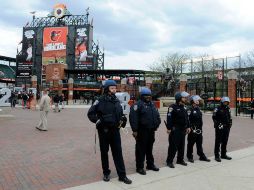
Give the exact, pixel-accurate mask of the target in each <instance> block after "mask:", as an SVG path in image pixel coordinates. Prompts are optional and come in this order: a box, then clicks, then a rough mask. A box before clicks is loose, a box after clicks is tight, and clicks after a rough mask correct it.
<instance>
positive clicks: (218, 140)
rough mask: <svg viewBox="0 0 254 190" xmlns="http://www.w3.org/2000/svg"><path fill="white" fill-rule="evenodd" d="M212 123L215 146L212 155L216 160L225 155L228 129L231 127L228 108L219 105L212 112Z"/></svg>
mask: <svg viewBox="0 0 254 190" xmlns="http://www.w3.org/2000/svg"><path fill="white" fill-rule="evenodd" d="M213 121H214V128H215V146H214V155H215V157H216V158H219V157H220V148H221V156H222V157H225V156H226V153H227V143H228V137H229V132H230V128H231V126H232V119H231V113H230V108H229V106H225V105H223V104H221V105H220V106H218V107H217V108H216V109H215V110H214V112H213Z"/></svg>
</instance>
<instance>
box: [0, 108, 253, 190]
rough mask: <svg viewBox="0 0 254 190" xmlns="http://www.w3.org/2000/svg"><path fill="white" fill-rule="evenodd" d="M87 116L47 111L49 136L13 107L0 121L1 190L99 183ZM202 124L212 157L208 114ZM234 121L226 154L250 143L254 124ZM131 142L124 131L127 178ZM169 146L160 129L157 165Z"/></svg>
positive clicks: (32, 115)
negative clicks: (13, 116)
mask: <svg viewBox="0 0 254 190" xmlns="http://www.w3.org/2000/svg"><path fill="white" fill-rule="evenodd" d="M86 113H87V109H65V110H63V111H62V112H61V113H53V112H50V114H49V117H48V124H49V131H47V132H41V131H38V130H36V129H35V126H36V124H37V122H38V119H39V112H38V111H31V110H23V109H20V108H16V109H14V110H12V111H11V114H13V115H15V118H14V119H8V120H3V119H1V120H0V190H32V189H34V190H38V189H40V190H51V189H52V190H58V189H63V188H68V187H72V186H77V185H82V184H87V183H91V182H94V181H99V180H101V176H102V171H101V163H100V152H99V147H98V144H97V153H96V154H95V153H94V133H95V129H94V125H93V124H92V123H90V122H89V121H88V119H87V118H86ZM162 118H163V119H164V118H165V116H163V117H162ZM204 120H205V121H204V123H205V124H204V150H205V152H206V153H207V155H208V156H212V155H213V145H214V130H213V127H212V120H211V116H209V115H205V116H204ZM233 123H234V124H233V128H232V131H231V134H230V140H229V146H228V150H229V151H233V150H237V149H241V148H244V147H248V146H251V145H253V144H254V125H253V124H254V121H253V120H250V119H244V118H234V119H233ZM129 131H130V130H129ZM97 142H98V140H97ZM134 143H135V142H134V139H133V137H132V136H131V134H130V133H129V134H124V133H122V146H123V154H124V159H125V164H126V168H127V173H128V174H131V173H134V172H135V158H134ZM167 147H168V142H167V135H166V133H165V127H164V125H162V127H161V128H159V130H158V132H157V133H156V142H155V146H154V157H155V161H156V164H157V165H158V166H159V167H163V166H165V159H166V155H167ZM195 158H196V159H197V157H195ZM204 164H205V163H204ZM110 166H111V170H112V177H116V176H117V175H116V171H115V168H114V165H113V162H112V158H111V156H110Z"/></svg>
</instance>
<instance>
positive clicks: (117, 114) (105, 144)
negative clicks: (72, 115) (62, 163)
mask: <svg viewBox="0 0 254 190" xmlns="http://www.w3.org/2000/svg"><path fill="white" fill-rule="evenodd" d="M115 93H116V82H115V81H114V80H107V81H106V82H105V84H104V92H103V95H102V96H101V97H100V98H99V99H98V100H96V101H95V102H94V104H93V105H92V106H91V107H90V109H89V111H88V114H87V116H88V118H89V120H90V121H91V122H93V123H96V128H97V131H98V135H99V142H100V151H101V162H102V169H103V174H104V177H103V180H104V181H106V182H108V181H110V172H111V171H110V169H109V162H108V151H109V146H110V147H111V151H112V156H113V160H114V163H115V167H116V171H117V174H118V176H119V181H122V182H124V183H126V184H131V183H132V181H131V180H130V179H128V178H127V176H126V171H125V165H124V160H123V155H122V146H121V136H120V131H119V130H120V128H119V127H121V126H122V127H124V126H125V125H126V122H127V118H126V117H125V116H124V114H123V109H122V107H121V104H120V101H119V100H118V99H117V97H116V95H115ZM121 124H122V125H121Z"/></svg>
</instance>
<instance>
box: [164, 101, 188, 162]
mask: <svg viewBox="0 0 254 190" xmlns="http://www.w3.org/2000/svg"><path fill="white" fill-rule="evenodd" d="M166 127H167V129H168V130H171V133H170V134H169V147H168V157H167V164H170V163H172V162H173V160H174V157H175V154H176V152H178V154H177V162H182V161H183V158H184V146H185V134H186V129H187V128H189V127H190V123H189V118H188V113H187V110H186V108H185V106H184V105H181V104H173V105H172V111H171V112H170V111H168V114H167V126H166Z"/></svg>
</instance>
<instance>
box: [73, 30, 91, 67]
mask: <svg viewBox="0 0 254 190" xmlns="http://www.w3.org/2000/svg"><path fill="white" fill-rule="evenodd" d="M75 44H76V45H75V69H93V64H92V56H89V55H88V31H87V28H86V27H78V28H77V29H76V41H75Z"/></svg>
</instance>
